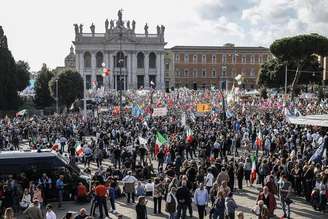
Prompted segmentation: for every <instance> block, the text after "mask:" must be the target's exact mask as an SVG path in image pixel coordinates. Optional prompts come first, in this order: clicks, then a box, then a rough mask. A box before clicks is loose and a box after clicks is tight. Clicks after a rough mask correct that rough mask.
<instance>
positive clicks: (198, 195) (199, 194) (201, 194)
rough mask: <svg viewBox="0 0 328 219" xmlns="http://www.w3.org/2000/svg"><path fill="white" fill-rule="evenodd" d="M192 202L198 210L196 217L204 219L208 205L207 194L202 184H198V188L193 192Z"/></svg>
mask: <svg viewBox="0 0 328 219" xmlns="http://www.w3.org/2000/svg"><path fill="white" fill-rule="evenodd" d="M194 202H195V204H196V206H197V209H198V217H199V218H200V219H204V216H205V211H206V206H207V204H208V192H207V190H206V189H204V184H203V183H200V185H199V188H197V189H196V191H195V194H194Z"/></svg>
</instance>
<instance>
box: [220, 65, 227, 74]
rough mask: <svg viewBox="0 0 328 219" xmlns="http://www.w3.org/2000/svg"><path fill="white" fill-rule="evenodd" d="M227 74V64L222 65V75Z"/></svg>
mask: <svg viewBox="0 0 328 219" xmlns="http://www.w3.org/2000/svg"><path fill="white" fill-rule="evenodd" d="M226 74H227V67H226V66H222V72H221V75H222V76H226Z"/></svg>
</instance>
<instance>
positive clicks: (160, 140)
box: [154, 132, 167, 156]
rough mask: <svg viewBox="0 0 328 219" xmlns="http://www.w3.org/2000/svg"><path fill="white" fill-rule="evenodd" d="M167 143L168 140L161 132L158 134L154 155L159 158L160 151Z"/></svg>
mask: <svg viewBox="0 0 328 219" xmlns="http://www.w3.org/2000/svg"><path fill="white" fill-rule="evenodd" d="M166 143H167V139H166V138H165V137H164V136H163V135H162V134H161V133H159V132H157V133H156V142H155V148H154V154H155V156H157V154H158V152H159V149H160V148H161V146H162V145H164V144H166Z"/></svg>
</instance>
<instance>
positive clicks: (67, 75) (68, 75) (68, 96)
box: [49, 70, 83, 107]
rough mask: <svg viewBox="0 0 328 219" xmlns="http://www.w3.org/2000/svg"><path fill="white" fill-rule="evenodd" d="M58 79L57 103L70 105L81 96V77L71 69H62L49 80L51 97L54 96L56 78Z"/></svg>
mask: <svg viewBox="0 0 328 219" xmlns="http://www.w3.org/2000/svg"><path fill="white" fill-rule="evenodd" d="M57 79H58V96H59V103H60V104H63V105H65V106H66V107H70V106H71V105H72V103H73V102H74V101H75V100H76V99H78V98H82V97H83V78H82V77H81V75H80V74H79V73H78V72H76V71H72V70H64V71H63V72H60V73H58V74H57V76H56V77H53V78H52V79H51V81H50V82H49V88H50V92H51V96H52V97H54V98H55V97H56V80H57Z"/></svg>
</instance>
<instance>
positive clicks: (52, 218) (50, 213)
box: [46, 211, 56, 219]
mask: <svg viewBox="0 0 328 219" xmlns="http://www.w3.org/2000/svg"><path fill="white" fill-rule="evenodd" d="M46 219H56V214H55V213H54V212H53V211H47V214H46Z"/></svg>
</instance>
